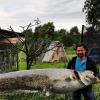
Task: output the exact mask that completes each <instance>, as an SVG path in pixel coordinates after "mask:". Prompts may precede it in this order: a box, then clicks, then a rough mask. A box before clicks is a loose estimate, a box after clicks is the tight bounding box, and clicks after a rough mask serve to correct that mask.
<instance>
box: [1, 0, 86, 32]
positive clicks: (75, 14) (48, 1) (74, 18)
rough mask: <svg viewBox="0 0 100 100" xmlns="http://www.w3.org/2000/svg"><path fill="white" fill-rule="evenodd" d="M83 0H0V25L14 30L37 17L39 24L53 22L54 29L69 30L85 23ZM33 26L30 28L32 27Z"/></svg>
mask: <svg viewBox="0 0 100 100" xmlns="http://www.w3.org/2000/svg"><path fill="white" fill-rule="evenodd" d="M84 1H85V0H0V27H1V28H2V29H8V28H9V26H10V25H11V26H12V28H13V29H14V30H15V31H20V30H21V28H20V27H19V26H27V25H28V24H29V23H30V22H31V23H32V24H33V25H34V23H35V22H34V20H36V19H37V18H39V20H40V22H41V24H44V23H47V22H53V23H54V25H55V30H59V29H66V30H70V28H71V27H73V26H78V28H79V30H81V27H82V25H83V24H84V25H85V24H86V22H85V14H84V13H83V12H82V8H83V6H84ZM34 27H35V26H33V27H32V28H34Z"/></svg>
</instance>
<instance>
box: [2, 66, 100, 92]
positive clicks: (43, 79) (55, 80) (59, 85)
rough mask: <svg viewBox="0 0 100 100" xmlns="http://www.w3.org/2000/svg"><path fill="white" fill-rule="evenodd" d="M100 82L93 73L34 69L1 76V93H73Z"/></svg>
mask: <svg viewBox="0 0 100 100" xmlns="http://www.w3.org/2000/svg"><path fill="white" fill-rule="evenodd" d="M97 82H100V79H99V78H97V77H95V76H94V75H93V72H91V71H85V72H76V71H74V70H71V69H62V68H60V69H56V68H54V69H34V70H23V71H15V72H9V73H3V74H0V92H5V91H15V90H44V91H54V92H60V93H65V92H72V91H76V90H78V89H81V88H84V87H86V86H88V85H91V84H94V83H97Z"/></svg>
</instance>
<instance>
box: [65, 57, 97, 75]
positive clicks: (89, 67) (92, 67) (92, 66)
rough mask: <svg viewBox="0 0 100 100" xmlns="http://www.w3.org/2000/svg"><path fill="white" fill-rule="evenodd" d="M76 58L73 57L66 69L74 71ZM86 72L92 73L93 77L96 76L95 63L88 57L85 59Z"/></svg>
mask: <svg viewBox="0 0 100 100" xmlns="http://www.w3.org/2000/svg"><path fill="white" fill-rule="evenodd" d="M76 58H77V57H73V58H72V60H71V61H70V62H69V63H68V66H67V68H68V69H75V63H76ZM86 70H91V71H93V72H94V75H96V74H97V68H96V63H95V62H94V61H93V60H91V59H90V58H89V57H87V62H86Z"/></svg>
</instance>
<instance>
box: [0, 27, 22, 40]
mask: <svg viewBox="0 0 100 100" xmlns="http://www.w3.org/2000/svg"><path fill="white" fill-rule="evenodd" d="M16 34H18V35H19V36H22V34H21V33H19V32H13V31H9V30H4V29H0V39H4V38H5V37H6V38H14V37H18V36H17V35H16Z"/></svg>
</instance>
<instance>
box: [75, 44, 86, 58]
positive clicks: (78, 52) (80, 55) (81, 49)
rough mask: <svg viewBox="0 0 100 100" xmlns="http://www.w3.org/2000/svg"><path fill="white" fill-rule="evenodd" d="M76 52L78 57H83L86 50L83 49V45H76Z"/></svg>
mask: <svg viewBox="0 0 100 100" xmlns="http://www.w3.org/2000/svg"><path fill="white" fill-rule="evenodd" d="M76 54H77V56H78V57H79V58H82V57H85V55H86V50H85V49H84V47H83V46H80V47H77V49H76Z"/></svg>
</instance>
